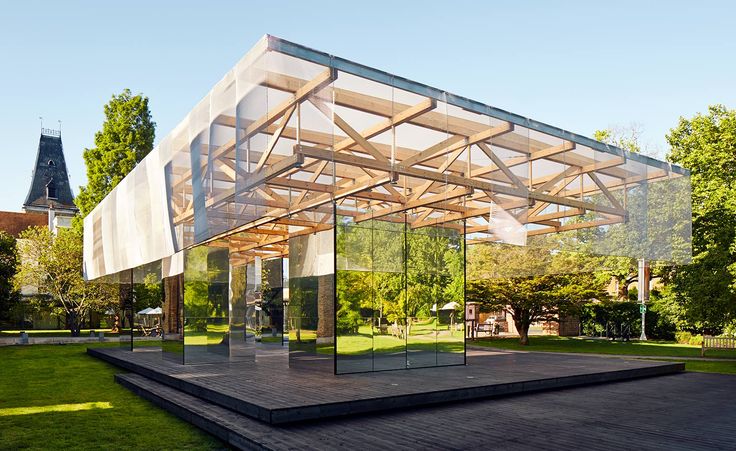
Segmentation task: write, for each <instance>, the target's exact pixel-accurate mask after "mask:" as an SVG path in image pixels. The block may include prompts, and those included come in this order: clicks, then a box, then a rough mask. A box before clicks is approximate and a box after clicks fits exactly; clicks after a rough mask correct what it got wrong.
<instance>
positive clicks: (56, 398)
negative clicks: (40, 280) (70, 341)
mask: <svg viewBox="0 0 736 451" xmlns="http://www.w3.org/2000/svg"><path fill="white" fill-rule="evenodd" d="M106 345H107V346H118V344H117V343H113V344H106ZM87 346H89V345H82V344H74V345H33V346H7V347H1V348H0V362H2V364H0V431H2V433H1V434H0V449H121V450H126V449H130V450H134V449H184V450H200V449H222V448H224V445H223V444H222V443H220V442H219V441H217V440H216V439H214V438H212V437H210V436H209V435H206V434H204V433H203V432H201V431H200V430H199V429H197V428H195V427H193V426H191V425H189V424H188V423H186V422H184V421H182V420H179V419H178V418H176V417H174V416H173V415H170V414H169V413H167V412H165V411H163V410H161V409H159V408H157V407H155V406H154V405H153V404H151V403H149V402H148V401H145V400H143V399H141V398H139V397H137V396H136V395H134V394H133V393H131V392H130V391H128V390H127V389H125V388H123V387H121V386H120V385H118V384H116V383H115V382H114V380H113V375H114V374H115V373H119V372H121V371H120V370H119V369H116V368H114V367H113V366H111V365H109V364H107V363H104V362H102V361H100V360H97V359H94V358H92V357H90V356H88V355H87V354H86V348H87ZM95 346H103V344H100V345H97V344H95Z"/></svg>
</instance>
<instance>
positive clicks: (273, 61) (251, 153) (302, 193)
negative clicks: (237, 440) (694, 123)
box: [85, 36, 690, 278]
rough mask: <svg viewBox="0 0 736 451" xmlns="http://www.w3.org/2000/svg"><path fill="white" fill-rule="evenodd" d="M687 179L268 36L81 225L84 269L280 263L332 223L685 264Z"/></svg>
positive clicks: (649, 161)
mask: <svg viewBox="0 0 736 451" xmlns="http://www.w3.org/2000/svg"><path fill="white" fill-rule="evenodd" d="M689 186H690V185H689V174H688V172H687V171H686V170H684V169H682V168H680V167H678V166H675V165H672V164H669V163H666V162H663V161H659V160H656V159H653V158H649V157H646V156H643V155H639V154H632V153H629V152H626V151H623V150H622V149H619V148H617V147H613V146H609V145H606V144H603V143H600V142H598V141H595V140H592V139H590V138H586V137H583V136H579V135H576V134H574V133H570V132H567V131H565V130H562V129H559V128H556V127H552V126H549V125H546V124H543V123H540V122H537V121H534V120H531V119H528V118H525V117H522V116H519V115H516V114H513V113H509V112H506V111H503V110H500V109H498V108H494V107H491V106H488V105H484V104H482V103H479V102H476V101H472V100H469V99H467V98H464V97H460V96H457V95H454V94H450V93H448V92H445V91H442V90H439V89H435V88H432V87H429V86H426V85H423V84H420V83H416V82H413V81H410V80H407V79H404V78H401V77H397V76H394V75H391V74H388V73H386V72H382V71H379V70H376V69H372V68H369V67H366V66H363V65H360V64H357V63H353V62H351V61H348V60H345V59H342V58H338V57H335V56H332V55H328V54H326V53H322V52H318V51H315V50H312V49H309V48H306V47H303V46H300V45H298V44H294V43H291V42H288V41H285V40H282V39H279V38H276V37H272V36H265V37H264V38H263V39H261V41H259V42H258V44H257V45H256V46H255V47H254V48H253V49H252V50H251V51H250V52H249V53H248V54H247V55H246V56H245V57H243V59H242V60H241V61H240V62H238V64H237V65H236V66H235V67H234V68H233V69H232V70H230V71H229V72H228V73H227V74H226V75H225V77H223V79H222V80H221V81H220V82H219V83H217V84H216V85H215V87H214V88H213V89H212V90H211V91H210V92H209V93H208V94H207V95H206V96H205V97H204V99H202V101H201V102H199V104H197V105H196V106H195V107H194V109H193V110H192V111H191V112H190V113H189V114H188V115H187V117H186V118H185V119H184V120H183V121H182V122H181V123H180V124H179V125H178V126H177V127H176V128H175V129H174V130H172V131H171V132H170V133H169V134H168V135H167V136H166V137H165V138H163V139H162V140H161V142H160V144H159V145H158V147H157V148H155V149H154V150H153V151H152V152H151V154H150V155H148V156H147V157H146V158H145V159H144V160H143V161H142V162H141V163H140V164H139V165H138V166H137V167H136V168H135V169H134V170H133V171H132V172H131V173H130V174H129V175H128V176H127V177H126V178H125V179H124V180H123V181H122V182H121V183H120V184H119V185H118V186H117V187H116V188H115V189H114V190H113V191H112V192H111V193H110V195H108V196H107V197H106V198H105V199H104V200H103V201H102V202H101V203H100V204H99V205H98V206H97V208H95V210H93V211H92V212H91V213H90V214H89V215H88V216H87V217H86V218H85V273H86V276H87V277H88V278H96V277H100V276H103V275H108V274H114V273H117V272H119V271H122V270H125V269H129V268H133V267H136V266H139V265H142V264H146V263H149V262H152V261H156V260H161V259H168V258H170V257H171V256H172V255H174V254H176V253H177V252H178V251H181V250H182V249H185V248H187V247H190V246H193V245H196V244H200V243H204V242H208V241H213V240H216V239H218V238H221V237H223V236H231V240H230V241H231V242H233V240H234V241H235V242H236V244H237V250H238V251H242V252H247V251H253V252H256V251H257V252H259V253H260V255H261V256H264V257H267V256H271V255H273V256H277V255H286V254H288V245H287V244H286V243H287V240H288V238H289V237H294V236H298V235H300V234H302V235H303V234H310V233H314V232H317V231H320V230H326V229H329V228H331V227H333V225H334V224H333V218H335V217H336V216H335V215H336V214H337V215H339V216H338V217H340V218H342V219H341V220H342V221H354V222H355V223H360V222H363V221H367V220H376V221H378V220H380V221H389V222H396V221H399V222H407V223H408V224H410V226H411V227H412V228H413V229H421V228H423V227H427V226H444V227H449V228H462V230H463V231H464V232H465V233H466V237H467V239H468V242H469V243H476V242H486V241H487V242H500V243H509V244H517V245H526V244H528V243H529V242H530V241H531V240H533V237H535V236H541V235H548V234H550V233H557V234H563V235H564V234H568V235H570V234H577V233H578V231H581V230H584V231H586V233H587V235H585V236H582V235H580V237H578V235H575V236H573V237H572V239H567V240H565V242H566V243H571V242H581V243H582V242H584V243H585V249H586V250H587V251H590V252H598V253H604V254H612V255H628V256H632V257H647V258H651V259H660V260H672V261H683V260H686V259H687V258H689V255H690V246H689V245H690V196H689ZM591 231H593V232H594V233H593V234H592V235H591ZM233 234H236V235H233ZM622 235H623V236H625V237H626V239H625V240H624V239H622V238H621V236H622ZM591 236H592V237H594V239H590V237H591ZM614 236H615V237H616V238H615V239H613V238H611V237H614ZM585 237H588V238H585ZM578 238H579V239H578ZM165 266H166V265H164V267H165Z"/></svg>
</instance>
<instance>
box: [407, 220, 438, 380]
mask: <svg viewBox="0 0 736 451" xmlns="http://www.w3.org/2000/svg"><path fill="white" fill-rule="evenodd" d="M437 230H438V229H437V228H436V227H423V228H421V229H414V230H412V231H411V232H410V233H407V237H406V242H407V261H406V277H407V287H406V296H407V303H406V304H407V305H406V328H405V333H406V355H407V362H406V363H407V367H408V368H421V367H427V366H436V365H437V320H438V308H442V306H444V303H443V300H444V298H443V295H442V280H441V279H442V260H443V257H444V249H443V246H442V243H441V242H440V240H439V239H438V236H437Z"/></svg>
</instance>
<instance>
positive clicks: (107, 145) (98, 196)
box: [75, 89, 156, 217]
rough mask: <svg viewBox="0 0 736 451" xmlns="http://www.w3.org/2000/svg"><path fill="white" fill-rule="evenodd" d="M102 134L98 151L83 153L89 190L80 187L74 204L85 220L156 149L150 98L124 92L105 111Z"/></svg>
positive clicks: (96, 136)
mask: <svg viewBox="0 0 736 451" xmlns="http://www.w3.org/2000/svg"><path fill="white" fill-rule="evenodd" d="M104 110H105V121H104V122H103V123H102V130H100V131H98V132H97V133H95V147H93V148H91V149H85V150H84V163H85V166H86V167H87V186H84V187H80V189H79V191H80V192H79V195H78V196H77V198H76V199H75V203H76V204H77V207H78V208H79V212H80V213H81V215H82V217H84V216H87V214H88V213H89V212H90V211H92V209H94V208H95V206H97V204H99V203H100V201H102V199H104V198H105V196H107V194H108V193H109V192H110V191H111V190H112V189H113V188H115V186H117V184H118V183H120V181H121V180H122V179H123V177H125V176H126V175H128V173H129V172H130V171H131V170H133V168H134V167H135V165H136V164H138V162H140V161H141V160H142V159H143V158H144V157H145V156H146V155H148V153H149V152H151V150H152V149H153V141H154V138H155V135H156V123H155V122H153V120H152V118H151V112H150V111H149V109H148V97H145V96H143V95H142V94H137V95H133V94H131V92H130V90H129V89H125V90H124V91H123V92H122V93H120V94H118V95H113V96H112V99H111V100H110V102H108V104H107V105H105V107H104Z"/></svg>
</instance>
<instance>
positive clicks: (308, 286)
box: [289, 213, 335, 372]
mask: <svg viewBox="0 0 736 451" xmlns="http://www.w3.org/2000/svg"><path fill="white" fill-rule="evenodd" d="M327 214H329V215H331V214H330V213H327ZM328 221H329V223H331V222H332V221H330V220H329V219H328ZM334 234H335V231H334V229H332V228H329V229H327V230H323V231H321V232H316V233H307V234H302V235H299V232H294V235H293V236H292V237H291V238H289V366H293V367H298V366H303V367H306V368H312V369H315V370H324V371H330V372H334V344H335V343H334V341H335V270H334V259H335V255H334V250H333V249H334V239H335V238H334V237H335V235H334Z"/></svg>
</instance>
